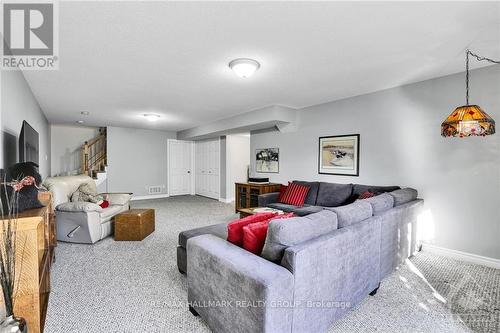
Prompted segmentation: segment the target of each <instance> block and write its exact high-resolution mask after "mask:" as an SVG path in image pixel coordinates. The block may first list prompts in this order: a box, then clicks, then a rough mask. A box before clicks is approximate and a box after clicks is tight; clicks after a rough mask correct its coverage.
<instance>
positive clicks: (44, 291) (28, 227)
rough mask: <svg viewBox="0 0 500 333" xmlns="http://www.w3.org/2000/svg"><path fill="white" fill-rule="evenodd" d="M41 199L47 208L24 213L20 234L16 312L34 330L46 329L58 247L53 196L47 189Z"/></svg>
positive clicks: (21, 215)
mask: <svg viewBox="0 0 500 333" xmlns="http://www.w3.org/2000/svg"><path fill="white" fill-rule="evenodd" d="M39 199H40V202H41V203H42V204H44V205H45V207H43V208H39V209H31V210H27V211H24V212H22V213H20V214H19V219H18V222H17V234H16V258H17V262H16V281H18V282H17V293H16V295H15V300H14V302H15V303H14V304H15V305H14V314H15V315H16V316H19V317H23V318H24V319H25V320H26V322H27V323H28V330H29V332H30V333H38V332H43V327H44V324H45V315H46V313H47V305H48V301H49V293H50V268H51V265H52V262H53V261H54V259H55V253H54V248H55V247H56V246H57V240H56V234H55V216H54V211H53V209H52V198H51V195H50V193H49V192H43V193H40V195H39ZM0 237H1V236H0ZM2 306H3V305H2Z"/></svg>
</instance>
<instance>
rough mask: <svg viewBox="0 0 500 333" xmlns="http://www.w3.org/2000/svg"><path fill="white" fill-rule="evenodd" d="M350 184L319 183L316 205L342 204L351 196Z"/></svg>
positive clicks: (330, 205)
mask: <svg viewBox="0 0 500 333" xmlns="http://www.w3.org/2000/svg"><path fill="white" fill-rule="evenodd" d="M351 193H352V184H335V183H325V182H322V183H320V184H319V190H318V198H317V199H316V205H317V206H324V207H337V206H341V205H343V204H344V203H345V202H346V201H347V200H348V199H349V198H350V196H351Z"/></svg>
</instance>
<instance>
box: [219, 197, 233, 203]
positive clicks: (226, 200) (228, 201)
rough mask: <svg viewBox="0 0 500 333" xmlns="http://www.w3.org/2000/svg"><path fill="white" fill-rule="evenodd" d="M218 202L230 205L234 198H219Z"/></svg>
mask: <svg viewBox="0 0 500 333" xmlns="http://www.w3.org/2000/svg"><path fill="white" fill-rule="evenodd" d="M219 201H220V202H223V203H231V202H234V198H227V199H224V198H219Z"/></svg>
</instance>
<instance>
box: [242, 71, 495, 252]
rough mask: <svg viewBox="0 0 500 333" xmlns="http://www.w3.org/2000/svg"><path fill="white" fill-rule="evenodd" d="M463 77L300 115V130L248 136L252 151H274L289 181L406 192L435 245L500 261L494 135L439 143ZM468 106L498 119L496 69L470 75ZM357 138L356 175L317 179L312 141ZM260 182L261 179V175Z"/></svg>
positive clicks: (276, 177) (459, 98)
mask: <svg viewBox="0 0 500 333" xmlns="http://www.w3.org/2000/svg"><path fill="white" fill-rule="evenodd" d="M464 95H465V92H464V75H463V73H460V74H456V75H451V76H447V77H442V78H438V79H433V80H429V81H424V82H420V83H416V84H411V85H407V86H403V87H398V88H394V89H389V90H385V91H381V92H377V93H373V94H369V95H363V96H358V97H353V98H349V99H345V100H340V101H336V102H332V103H328V104H323V105H317V106H312V107H307V108H304V109H302V110H300V111H299V115H298V117H299V120H298V130H297V131H296V132H292V133H280V132H276V131H273V132H261V133H252V135H251V153H250V156H251V166H252V171H253V172H254V171H255V154H254V152H255V148H265V147H279V148H280V173H279V174H267V175H268V176H269V177H270V178H271V180H272V181H277V182H282V183H285V182H287V181H288V180H292V179H305V180H323V181H328V182H338V183H363V184H377V185H392V184H396V185H401V186H411V187H414V188H416V189H418V191H419V195H420V197H422V198H424V199H425V200H426V207H427V208H428V209H429V211H430V214H428V216H431V217H432V219H431V221H433V224H434V231H433V232H432V230H430V232H429V231H428V232H427V234H428V235H429V234H430V235H431V236H432V234H434V236H433V237H430V238H431V239H430V242H432V243H434V244H435V245H437V246H442V247H445V248H450V249H454V250H459V251H465V252H469V253H473V254H477V255H482V256H487V257H492V258H497V259H500V241H499V239H500V209H499V207H500V205H499V203H500V181H499V176H500V169H499V165H500V164H499V162H500V158H499V156H500V152H499V141H500V133H497V134H495V135H492V136H488V137H471V138H464V139H458V138H443V137H441V136H440V124H441V122H442V121H443V120H444V119H445V117H446V116H448V114H449V113H451V111H452V110H453V109H454V108H455V107H457V106H459V105H461V104H463V103H464ZM471 102H472V103H476V104H478V105H480V106H481V107H482V108H483V110H485V111H486V112H487V113H488V114H489V115H490V116H492V117H493V118H494V119H496V121H497V122H498V121H500V66H490V67H486V68H483V69H479V70H474V71H472V72H471ZM352 133H359V134H361V148H360V176H359V177H346V176H332V175H319V174H318V166H317V163H318V137H320V136H328V135H341V134H352ZM259 175H261V176H266V174H259Z"/></svg>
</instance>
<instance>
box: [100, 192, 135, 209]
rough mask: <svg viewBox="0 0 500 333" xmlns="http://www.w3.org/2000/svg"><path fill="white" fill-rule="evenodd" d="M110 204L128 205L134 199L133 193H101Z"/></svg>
mask: <svg viewBox="0 0 500 333" xmlns="http://www.w3.org/2000/svg"><path fill="white" fill-rule="evenodd" d="M100 195H102V196H103V197H104V199H105V200H108V201H109V204H110V205H120V206H123V205H126V204H128V203H129V201H130V199H132V193H100Z"/></svg>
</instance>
